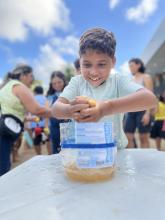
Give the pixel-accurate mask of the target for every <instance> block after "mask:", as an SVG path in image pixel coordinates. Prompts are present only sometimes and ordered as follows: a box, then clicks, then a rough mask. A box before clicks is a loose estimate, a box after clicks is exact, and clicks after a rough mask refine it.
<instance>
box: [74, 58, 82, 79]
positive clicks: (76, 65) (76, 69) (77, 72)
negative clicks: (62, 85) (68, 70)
mask: <svg viewBox="0 0 165 220" xmlns="http://www.w3.org/2000/svg"><path fill="white" fill-rule="evenodd" d="M74 68H75V75H79V74H81V72H80V59H79V58H78V59H76V60H75V61H74Z"/></svg>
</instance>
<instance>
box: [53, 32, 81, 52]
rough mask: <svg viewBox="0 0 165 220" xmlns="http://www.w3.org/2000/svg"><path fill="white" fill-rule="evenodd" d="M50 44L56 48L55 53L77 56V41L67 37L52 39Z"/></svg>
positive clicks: (74, 38)
mask: <svg viewBox="0 0 165 220" xmlns="http://www.w3.org/2000/svg"><path fill="white" fill-rule="evenodd" d="M51 44H52V45H53V46H54V47H55V48H56V51H58V52H59V53H62V54H69V55H76V56H77V54H78V44H79V39H78V38H76V37H74V36H72V35H69V36H67V37H66V38H58V37H54V38H53V39H52V40H51Z"/></svg>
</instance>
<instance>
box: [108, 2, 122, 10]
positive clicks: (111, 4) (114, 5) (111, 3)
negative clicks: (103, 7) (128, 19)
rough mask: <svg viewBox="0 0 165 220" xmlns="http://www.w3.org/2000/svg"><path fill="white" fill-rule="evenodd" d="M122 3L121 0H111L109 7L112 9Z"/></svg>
mask: <svg viewBox="0 0 165 220" xmlns="http://www.w3.org/2000/svg"><path fill="white" fill-rule="evenodd" d="M119 3H120V0H109V7H110V9H112V10H113V9H114V8H116V7H117V6H118V4H119Z"/></svg>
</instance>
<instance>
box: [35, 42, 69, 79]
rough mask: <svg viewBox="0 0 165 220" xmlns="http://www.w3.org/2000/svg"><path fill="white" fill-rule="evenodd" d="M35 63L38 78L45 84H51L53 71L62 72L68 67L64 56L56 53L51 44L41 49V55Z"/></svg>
mask: <svg viewBox="0 0 165 220" xmlns="http://www.w3.org/2000/svg"><path fill="white" fill-rule="evenodd" d="M33 63H34V70H35V76H36V78H37V79H39V80H42V81H43V82H44V83H48V82H49V78H50V74H51V72H52V71H54V70H61V69H62V68H63V67H64V66H65V65H66V61H65V60H64V59H63V58H62V56H60V54H58V53H56V52H55V51H54V49H53V48H52V47H51V46H50V45H49V44H45V45H43V46H41V47H40V55H39V57H38V58H37V59H34V60H33Z"/></svg>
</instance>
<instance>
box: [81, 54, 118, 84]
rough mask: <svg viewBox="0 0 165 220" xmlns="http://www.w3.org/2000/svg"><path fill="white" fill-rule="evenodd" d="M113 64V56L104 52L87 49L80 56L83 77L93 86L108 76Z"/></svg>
mask: <svg viewBox="0 0 165 220" xmlns="http://www.w3.org/2000/svg"><path fill="white" fill-rule="evenodd" d="M114 65H115V57H114V58H111V57H110V56H108V55H107V54H105V53H98V52H97V51H95V50H87V52H86V53H85V54H82V55H81V57H80V70H81V74H82V75H83V76H84V78H85V79H86V80H87V81H88V82H89V83H90V84H91V85H92V86H94V87H97V86H99V85H101V84H102V83H103V82H104V81H106V79H107V78H108V76H109V74H110V72H111V69H112V68H113V67H114Z"/></svg>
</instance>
